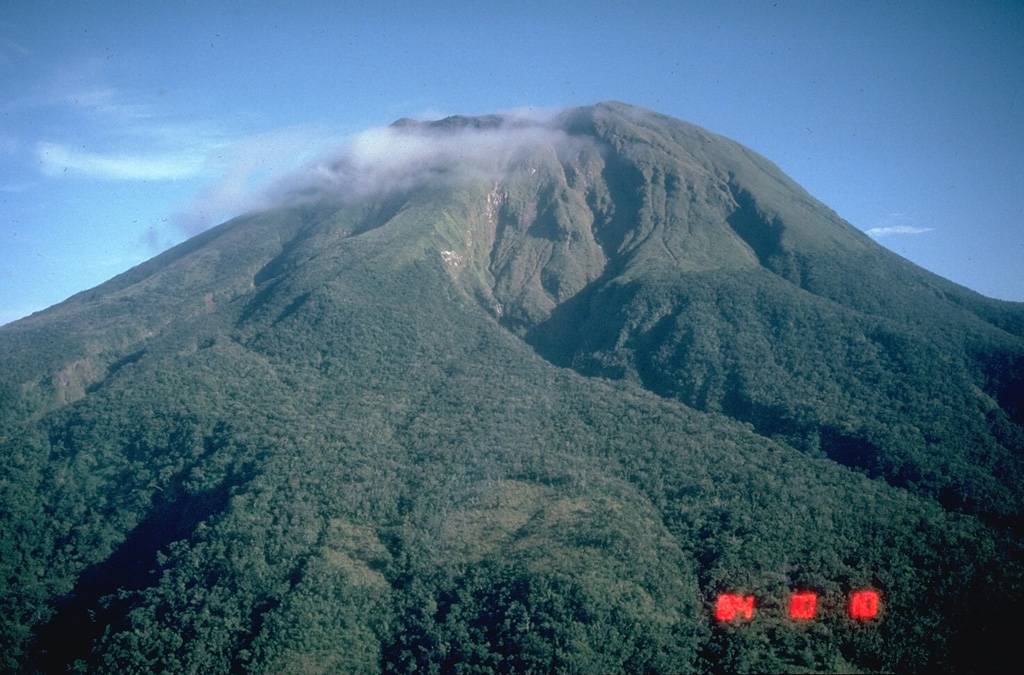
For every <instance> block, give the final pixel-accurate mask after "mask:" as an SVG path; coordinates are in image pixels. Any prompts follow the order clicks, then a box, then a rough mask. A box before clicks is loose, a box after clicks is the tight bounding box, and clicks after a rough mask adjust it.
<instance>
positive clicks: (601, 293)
mask: <svg viewBox="0 0 1024 675" xmlns="http://www.w3.org/2000/svg"><path fill="white" fill-rule="evenodd" d="M274 195H275V202H276V206H274V207H272V208H267V209H265V210H262V211H260V212H258V213H253V214H249V215H246V216H243V217H239V218H236V219H234V220H232V221H230V222H227V223H224V224H223V225H220V226H218V227H215V228H213V229H211V230H209V231H207V232H204V233H202V234H200V235H198V236H196V237H194V238H192V239H190V240H188V241H186V242H185V243H183V244H181V245H179V246H177V247H175V248H173V249H171V250H169V251H167V252H165V253H163V254H161V255H159V256H157V257H156V258H153V259H152V260H150V261H148V262H146V263H144V264H142V265H140V266H138V267H136V268H134V269H132V270H130V271H128V272H126V273H125V274H122V275H120V276H118V277H115V278H114V279H111V280H110V281H108V282H107V283H105V284H102V285H101V286H98V287H96V288H94V289H92V290H89V291H86V292H84V293H81V294H78V295H76V296H74V297H72V298H70V299H69V300H67V301H65V302H63V303H61V304H59V305H56V306H54V307H51V308H50V309H48V310H45V311H43V312H40V313H37V314H34V315H32V316H31V317H28V318H26V319H23V320H21V321H18V322H15V323H13V324H9V325H7V326H3V327H2V328H0V354H2V356H0V358H2V366H0V532H2V534H0V568H2V572H3V578H4V579H5V580H6V584H5V585H4V587H3V590H0V610H2V611H0V669H2V670H4V671H16V670H20V671H22V672H27V673H32V672H65V671H73V672H79V671H87V672H112V673H121V672H155V671H158V670H164V671H166V672H203V673H229V672H232V673H233V672H254V673H256V672H259V673H306V672H317V673H326V672H337V673H355V672H359V673H363V672H366V673H369V672H378V671H383V672H413V671H415V672H421V671H422V672H473V673H486V672H516V673H518V672H524V673H526V672H538V671H544V672H551V671H554V672H573V673H589V672H593V673H610V672H694V671H715V672H737V671H742V672H750V671H769V672H771V671H775V672H792V671H796V670H803V671H826V672H837V671H847V672H856V671H876V670H877V671H893V670H898V671H931V670H934V669H940V670H950V671H960V672H969V671H974V670H979V671H986V670H990V669H992V668H997V669H999V668H1001V667H1002V660H1001V654H1002V653H1005V651H1006V649H1007V648H1008V647H1011V646H1012V643H1011V639H1012V638H1014V637H1018V636H1019V635H1020V634H1022V633H1024V626H1022V621H1021V618H1020V612H1019V609H1018V607H1017V605H1018V604H1019V603H1020V602H1021V601H1022V600H1024V569H1022V563H1021V561H1022V560H1024V555H1022V554H1024V551H1022V536H1024V521H1022V512H1024V489H1022V485H1024V382H1022V379H1024V307H1022V306H1021V304H1019V303H1008V302H1002V301H997V300H992V299H988V298H984V297H982V296H980V295H978V294H976V293H973V292H971V291H969V290H967V289H965V288H963V287H960V286H957V285H955V284H953V283H952V282H949V281H947V280H945V279H942V278H940V277H937V276H936V275H934V274H931V273H929V272H927V271H925V270H923V269H921V268H918V267H916V266H914V265H913V264H911V263H909V262H907V261H905V260H903V259H902V258H900V257H898V256H896V255H895V254H893V253H890V252H889V251H887V250H885V249H883V248H881V247H879V246H877V245H876V244H875V243H874V242H872V241H871V240H870V239H869V238H868V237H866V236H865V235H863V234H862V233H861V232H859V231H858V230H857V229H856V228H854V227H852V226H851V225H849V224H848V223H846V222H844V221H843V220H842V219H840V218H839V217H838V216H837V215H836V214H835V213H834V212H832V211H831V210H830V209H828V208H827V207H826V206H824V205H823V204H821V203H819V202H818V201H816V200H815V199H814V198H813V197H811V196H810V195H809V194H807V192H805V191H804V190H803V189H801V188H800V187H799V186H798V185H796V184H795V183H794V182H793V181H792V180H791V179H789V178H788V177H786V176H785V175H784V174H783V173H782V172H781V171H780V170H779V169H778V168H777V167H776V166H774V165H773V164H772V163H771V162H769V161H768V160H766V159H764V158H763V157H760V156H759V155H757V154H756V153H754V152H752V151H751V150H748V149H746V148H744V147H742V146H740V145H738V144H736V143H734V142H732V141H730V140H728V139H725V138H723V137H721V136H717V135H715V134H713V133H710V132H708V131H705V130H703V129H700V128H698V127H695V126H692V125H690V124H687V123H684V122H681V121H678V120H674V119H671V118H669V117H665V116H663V115H659V114H656V113H653V112H649V111H646V110H642V109H638V108H633V107H630V106H627V105H623V104H618V103H604V104H599V105H595V106H591V107H586V108H578V109H573V110H568V111H565V112H562V113H560V114H558V115H554V116H551V117H548V118H544V119H536V118H532V119H531V118H523V117H516V116H497V115H495V116H485V117H451V118H447V119H443V120H438V121H435V122H415V121H410V120H400V121H399V122H396V123H395V124H394V125H392V126H391V127H388V128H385V129H378V130H373V131H370V132H367V133H365V134H362V135H360V136H358V137H356V138H354V139H353V140H352V142H351V143H350V144H349V145H348V146H346V147H345V148H344V149H343V150H341V151H339V152H338V153H336V154H335V155H334V156H332V157H329V158H328V159H325V160H324V161H323V162H321V163H319V164H317V165H314V166H310V167H309V168H308V169H307V170H305V171H303V172H300V173H299V174H298V175H296V176H294V177H292V178H290V179H289V180H288V181H286V182H285V183H282V184H281V185H278V186H276V188H275V192H274ZM857 592H867V593H876V594H877V595H873V596H856V595H855V594H856V593H857ZM794 593H800V594H803V595H801V596H800V598H802V600H801V602H802V603H804V604H801V605H799V606H800V608H801V609H800V614H799V616H797V615H795V614H791V613H790V612H792V611H793V610H792V608H793V607H795V606H796V605H792V604H791V598H792V596H793V594H794ZM723 594H728V595H729V597H733V596H736V597H740V598H750V597H752V598H753V599H754V600H753V601H752V602H753V604H752V605H750V606H751V607H752V608H753V609H752V612H751V613H750V615H749V619H748V618H747V616H746V614H745V613H744V612H739V613H737V615H736V616H735V617H733V618H732V619H731V620H729V621H719V620H718V619H717V618H716V616H718V618H721V616H720V615H719V613H718V612H717V611H716V605H717V606H719V607H720V605H718V603H720V598H721V597H722V596H723ZM806 594H812V595H813V596H814V598H815V602H816V604H810V605H809V604H807V601H806V598H807V597H810V596H808V595H806ZM853 597H861V598H864V597H870V598H877V599H878V604H877V608H876V609H877V611H873V612H869V613H868V614H863V613H860V614H858V612H862V611H863V607H864V606H868V605H862V604H861V605H858V604H851V602H854V601H851V598H853ZM737 602H738V601H737ZM743 602H747V601H746V600H744V601H743ZM793 602H795V601H793ZM858 602H859V601H858ZM871 602H874V600H872V601H871ZM743 606H744V607H745V606H746V605H743ZM736 607H740V605H739V604H737V605H736ZM809 608H810V609H809ZM851 611H853V612H854V615H855V617H856V618H852V617H851V614H850V612H851ZM808 613H809V615H808ZM794 616H797V618H793V617H794Z"/></svg>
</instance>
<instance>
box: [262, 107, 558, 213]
mask: <svg viewBox="0 0 1024 675" xmlns="http://www.w3.org/2000/svg"><path fill="white" fill-rule="evenodd" d="M572 142H573V141H572V140H570V138H569V136H568V135H567V134H566V133H565V132H564V131H562V130H560V129H556V128H554V127H552V126H550V125H548V124H546V123H545V122H544V121H542V120H540V119H538V116H533V117H523V116H511V115H509V116H503V117H492V118H490V119H489V120H487V121H486V123H485V124H483V125H482V126H477V125H476V124H474V123H472V122H469V123H466V124H465V125H461V124H460V122H459V121H457V120H453V121H452V123H451V124H448V123H446V121H442V123H441V124H437V125H430V124H420V123H414V122H413V123H410V124H407V125H399V126H389V127H378V128H373V129H368V130H366V131H363V132H361V133H359V134H356V135H354V136H352V137H350V138H349V139H348V140H347V141H346V142H344V143H343V144H342V145H341V146H340V147H339V148H337V149H336V150H335V151H334V152H332V153H331V154H329V155H326V156H325V157H324V158H323V159H321V160H320V161H318V162H314V163H312V164H309V165H307V166H305V167H304V168H303V169H302V170H300V171H297V172H295V173H293V174H292V175H289V176H287V177H286V178H284V179H283V180H281V181H280V182H279V183H277V184H276V185H272V186H270V187H269V188H268V195H270V196H271V198H272V199H274V201H280V200H287V199H288V198H290V197H294V196H297V195H310V194H312V195H318V196H328V197H334V198H340V199H353V198H360V197H363V196H366V195H369V194H377V193H381V192H390V191H395V190H404V189H410V188H413V187H416V186H419V185H423V184H426V183H440V182H445V181H453V180H462V179H465V178H467V177H475V178H481V177H493V176H496V175H498V174H500V173H502V172H503V171H504V170H505V168H506V167H507V166H508V165H509V164H510V163H512V162H514V161H516V160H517V159H519V158H520V157H522V156H523V154H524V153H528V152H530V151H531V150H533V149H536V148H538V147H541V146H550V147H552V148H554V149H555V150H556V151H559V150H561V149H563V148H565V147H567V146H568V145H570V144H571V143H572ZM275 195H276V197H275Z"/></svg>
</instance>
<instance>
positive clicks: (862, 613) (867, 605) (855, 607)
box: [850, 591, 878, 621]
mask: <svg viewBox="0 0 1024 675" xmlns="http://www.w3.org/2000/svg"><path fill="white" fill-rule="evenodd" d="M850 616H851V617H853V618H854V619H860V620H862V621H866V620H868V619H874V618H875V617H876V616H878V591H857V592H856V593H854V594H853V595H852V596H851V597H850Z"/></svg>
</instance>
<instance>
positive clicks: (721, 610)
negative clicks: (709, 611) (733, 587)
mask: <svg viewBox="0 0 1024 675" xmlns="http://www.w3.org/2000/svg"><path fill="white" fill-rule="evenodd" d="M737 615H740V616H742V617H743V619H745V620H747V621H750V620H751V619H752V618H754V596H752V595H729V594H725V595H720V596H718V603H717V604H716V605H715V618H716V619H718V620H719V621H732V620H734V619H735V618H736V617H737Z"/></svg>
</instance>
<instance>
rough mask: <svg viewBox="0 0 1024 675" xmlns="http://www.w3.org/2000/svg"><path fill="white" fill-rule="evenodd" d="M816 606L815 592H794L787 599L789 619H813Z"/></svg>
mask: <svg viewBox="0 0 1024 675" xmlns="http://www.w3.org/2000/svg"><path fill="white" fill-rule="evenodd" d="M817 606H818V596H817V594H815V593H796V594H794V595H793V597H792V598H790V600H789V617H790V618H791V619H813V618H814V612H815V610H816V608H817Z"/></svg>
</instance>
